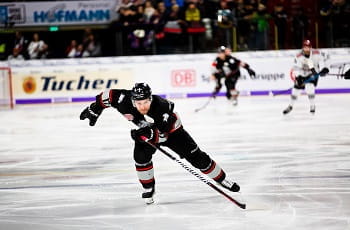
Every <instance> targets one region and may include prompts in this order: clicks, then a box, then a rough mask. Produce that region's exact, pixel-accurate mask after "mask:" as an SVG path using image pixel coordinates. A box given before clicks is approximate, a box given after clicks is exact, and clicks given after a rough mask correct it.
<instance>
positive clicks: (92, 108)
mask: <svg viewBox="0 0 350 230" xmlns="http://www.w3.org/2000/svg"><path fill="white" fill-rule="evenodd" d="M102 110H103V109H102V108H101V107H98V106H97V105H96V103H95V102H94V103H92V104H91V105H89V106H88V107H86V108H85V109H84V110H83V112H81V114H80V120H85V119H86V118H87V119H89V121H90V122H89V125H90V126H94V125H95V124H96V121H97V118H98V117H99V116H100V115H101V113H102Z"/></svg>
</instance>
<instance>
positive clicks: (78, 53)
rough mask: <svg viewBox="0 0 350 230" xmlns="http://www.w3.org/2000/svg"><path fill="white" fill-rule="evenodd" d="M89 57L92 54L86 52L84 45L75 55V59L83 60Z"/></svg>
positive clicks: (80, 45)
mask: <svg viewBox="0 0 350 230" xmlns="http://www.w3.org/2000/svg"><path fill="white" fill-rule="evenodd" d="M89 56H90V54H89V52H88V51H86V50H84V46H83V44H79V45H78V46H77V50H76V52H75V54H74V58H82V57H89Z"/></svg>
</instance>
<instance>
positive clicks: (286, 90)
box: [271, 74, 320, 96]
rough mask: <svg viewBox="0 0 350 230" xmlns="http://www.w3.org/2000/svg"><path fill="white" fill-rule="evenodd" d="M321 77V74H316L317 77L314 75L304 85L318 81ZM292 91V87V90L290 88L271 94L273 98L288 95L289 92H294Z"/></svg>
mask: <svg viewBox="0 0 350 230" xmlns="http://www.w3.org/2000/svg"><path fill="white" fill-rule="evenodd" d="M319 76H320V75H319V74H315V75H313V76H312V77H310V79H308V80H306V81H304V83H303V84H306V83H310V82H312V81H313V80H317V78H319ZM292 89H293V87H292V88H289V89H285V90H279V91H275V92H273V91H271V93H272V95H273V96H276V95H281V94H286V93H288V92H289V91H290V90H292Z"/></svg>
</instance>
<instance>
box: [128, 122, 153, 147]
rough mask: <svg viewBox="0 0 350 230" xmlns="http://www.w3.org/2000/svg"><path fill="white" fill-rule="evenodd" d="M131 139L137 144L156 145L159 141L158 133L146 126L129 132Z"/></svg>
mask: <svg viewBox="0 0 350 230" xmlns="http://www.w3.org/2000/svg"><path fill="white" fill-rule="evenodd" d="M131 138H132V139H134V140H135V141H136V142H138V143H144V142H152V143H153V144H155V143H157V142H158V140H159V131H158V129H156V128H152V127H150V126H146V127H143V128H139V129H132V130H131Z"/></svg>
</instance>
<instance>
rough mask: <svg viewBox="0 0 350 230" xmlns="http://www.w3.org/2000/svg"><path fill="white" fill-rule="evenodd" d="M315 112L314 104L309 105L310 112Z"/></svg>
mask: <svg viewBox="0 0 350 230" xmlns="http://www.w3.org/2000/svg"><path fill="white" fill-rule="evenodd" d="M315 112H316V106H314V105H311V106H310V113H312V114H315Z"/></svg>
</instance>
